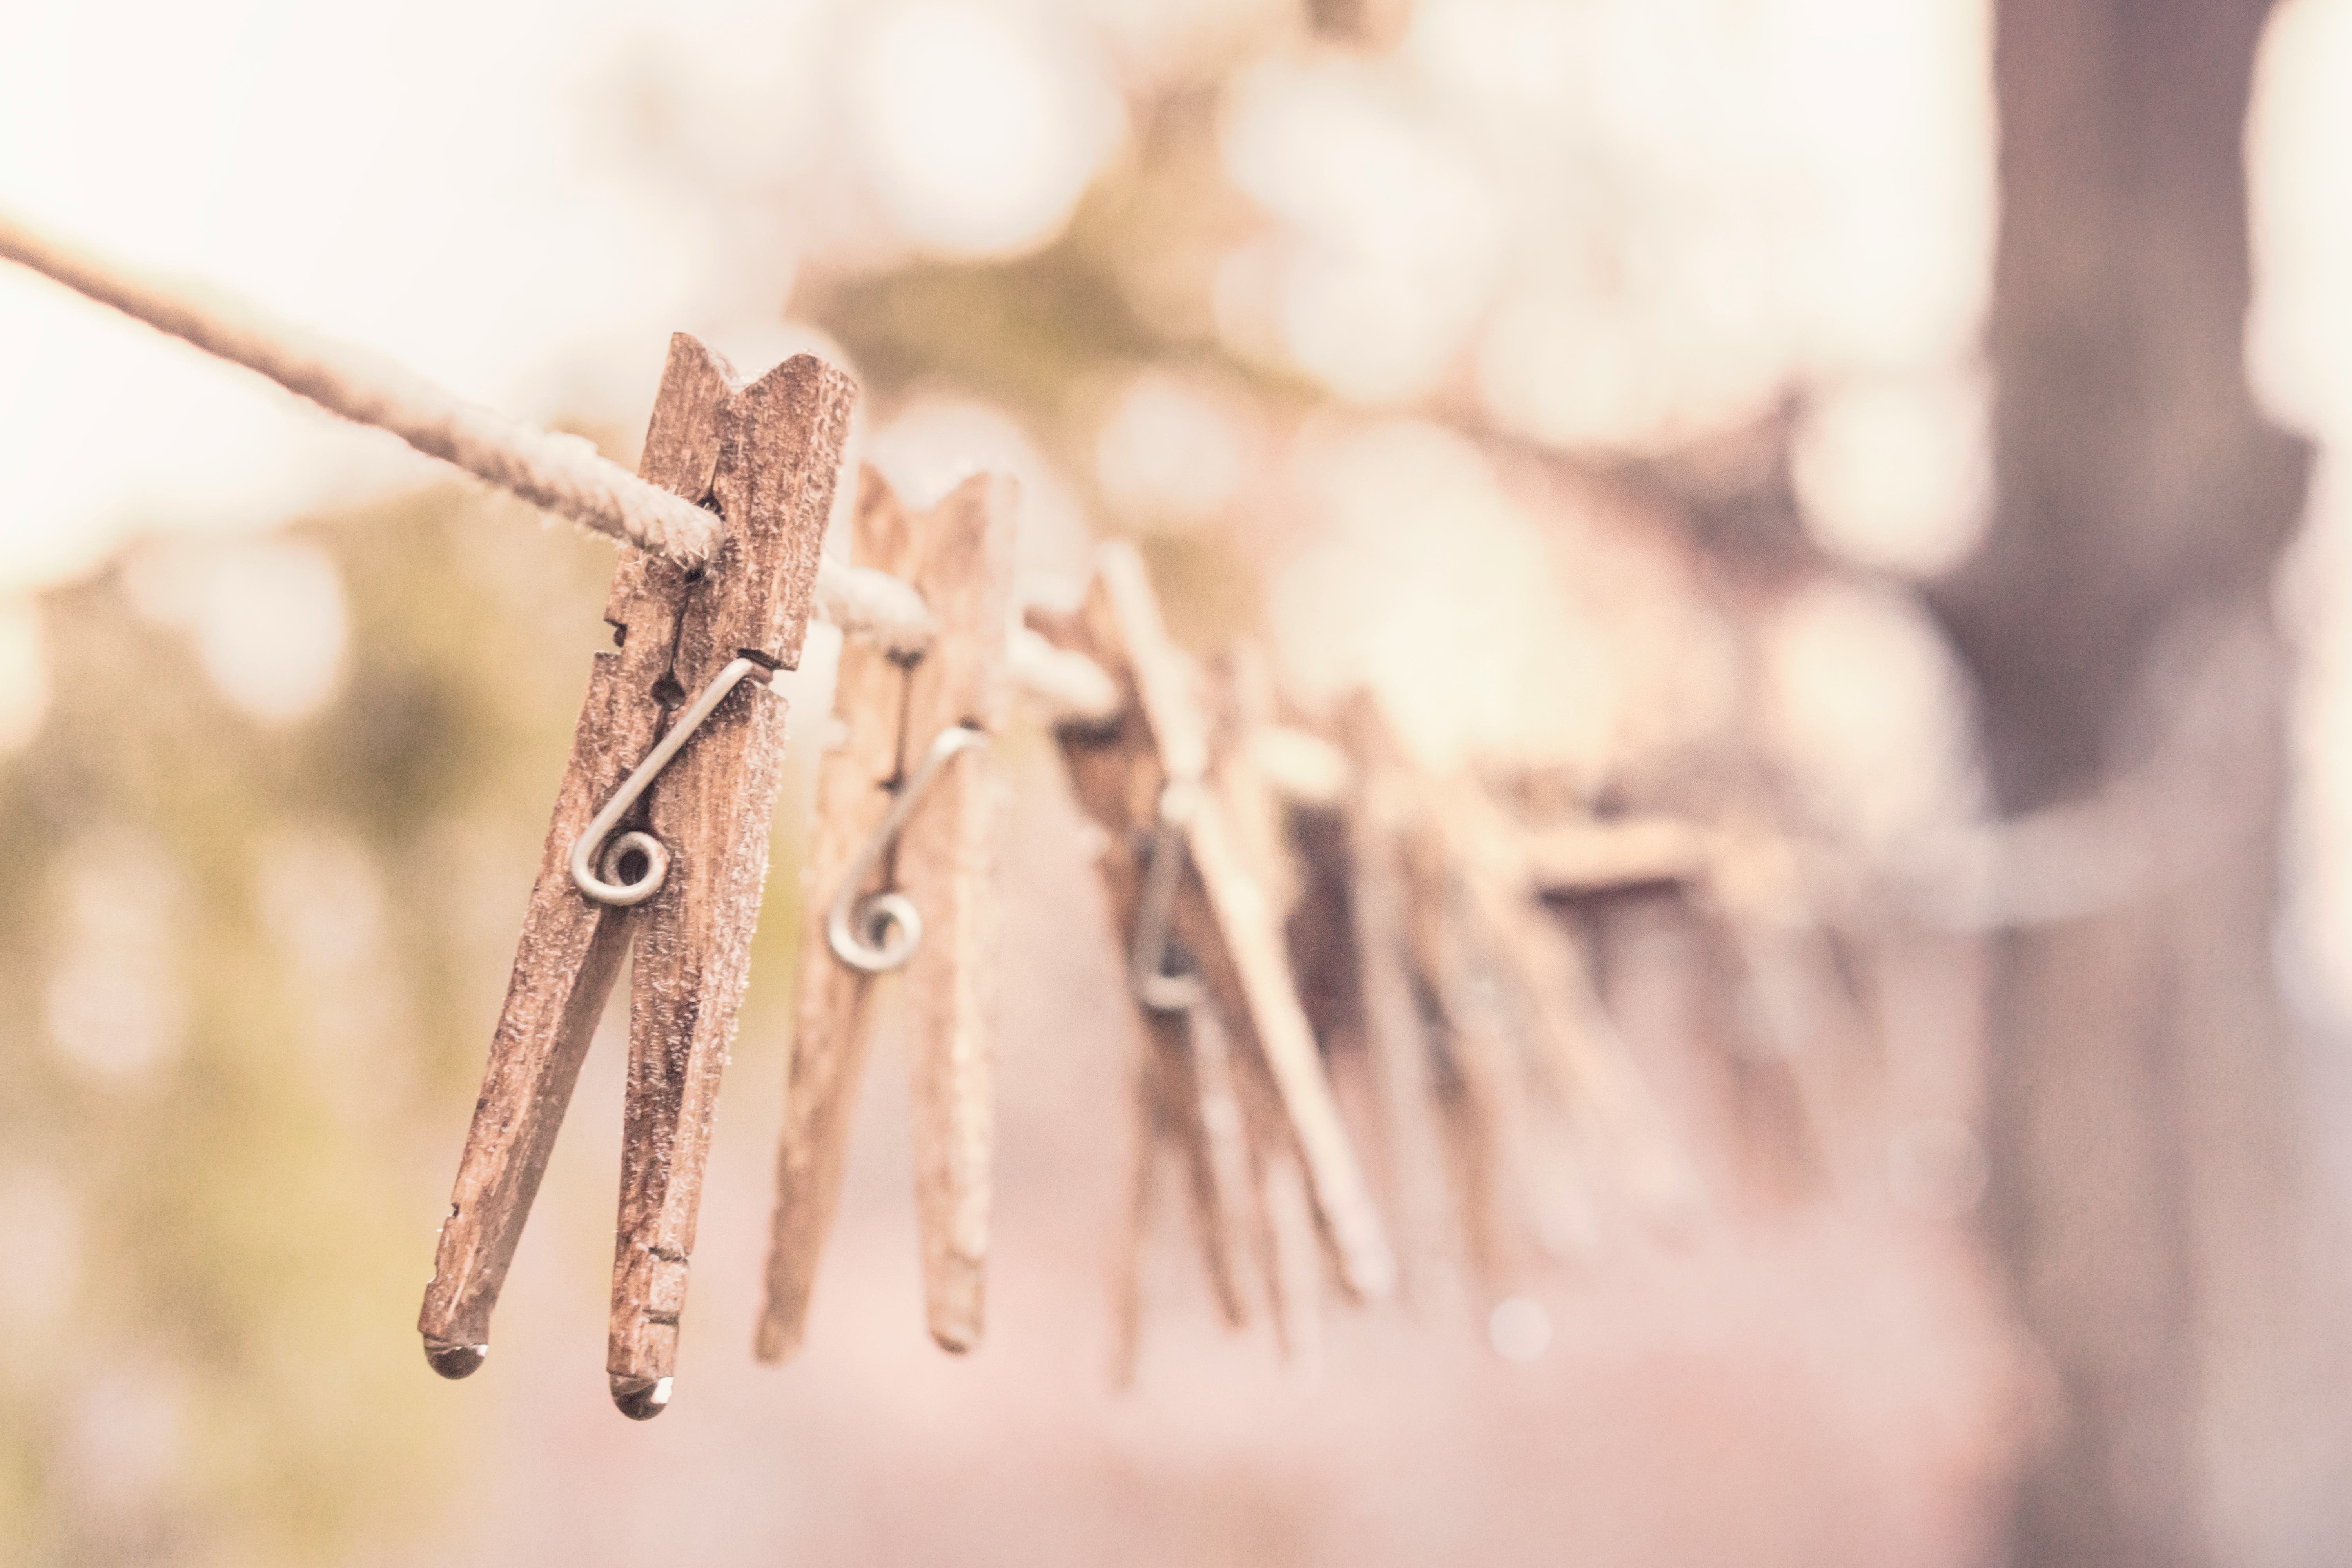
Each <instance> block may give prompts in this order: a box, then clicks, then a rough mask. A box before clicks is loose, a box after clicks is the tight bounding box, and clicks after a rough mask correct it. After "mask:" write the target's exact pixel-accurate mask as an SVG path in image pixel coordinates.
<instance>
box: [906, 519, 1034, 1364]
mask: <svg viewBox="0 0 2352 1568" xmlns="http://www.w3.org/2000/svg"><path fill="white" fill-rule="evenodd" d="M1019 499H1020V496H1019V490H1018V489H1017V487H1015V485H1014V484H1013V481H1012V480H1011V479H1005V478H1003V477H1001V476H992V475H985V474H981V475H974V476H973V477H972V478H971V479H967V480H966V481H964V483H963V484H961V485H960V486H959V487H957V489H955V490H954V491H953V492H951V493H950V495H949V496H948V497H947V498H946V499H945V500H942V501H940V504H939V505H938V507H937V508H935V509H934V510H932V512H931V513H930V514H929V519H928V520H927V522H926V526H925V527H924V529H923V534H924V539H923V561H922V565H921V567H920V569H919V571H918V572H917V574H916V575H915V578H914V584H915V586H916V587H917V588H918V589H919V590H920V591H921V593H922V595H923V598H924V600H925V602H926V603H928V604H929V605H930V606H931V613H932V615H933V616H936V617H937V619H938V622H939V625H940V637H939V640H938V641H937V642H936V643H935V644H934V645H933V647H932V649H931V651H930V652H929V654H927V655H926V656H925V657H924V658H923V660H922V662H921V663H919V664H918V665H917V666H916V667H915V668H914V670H913V672H912V674H911V675H910V676H909V677H908V689H907V724H908V734H909V737H910V741H922V740H928V739H929V737H934V736H937V735H939V734H940V733H942V732H944V731H948V730H950V729H951V728H954V727H955V726H958V725H961V726H964V727H967V728H970V729H974V730H978V731H980V732H981V733H982V734H983V735H988V736H992V737H993V736H997V735H1000V734H1002V733H1003V728H1004V716H1005V710H1006V708H1007V705H1008V702H1009V699H1010V695H1011V694H1010V690H1009V688H1008V686H1007V684H1006V679H1005V665H1004V661H1005V646H1006V639H1007V637H1009V636H1010V635H1011V631H1012V626H1013V545H1014V543H1015V530H1016V528H1017V525H1018V520H1019V511H1018V503H1019ZM1005 807H1006V798H1005V791H1004V784H1003V766H1002V764H1001V763H999V761H998V759H997V757H996V756H995V754H994V752H993V749H984V750H981V751H976V752H972V753H971V755H969V756H967V757H965V758H964V760H963V761H962V762H961V763H958V764H957V765H956V766H955V768H954V769H953V770H951V771H950V772H949V773H946V774H944V775H942V776H941V777H940V782H939V783H938V784H934V785H933V786H932V789H931V797H930V799H929V801H928V802H927V803H926V804H925V805H924V806H923V809H922V810H921V811H919V812H918V813H917V814H916V815H915V816H912V817H909V818H908V822H907V826H906V830H905V832H904V833H903V834H902V835H901V837H900V840H899V852H898V883H899V886H900V888H901V889H903V890H904V891H905V893H906V895H907V896H908V898H909V899H912V900H914V902H915V907H916V908H917V909H919V910H921V911H922V913H923V921H924V936H923V945H922V946H921V947H919V948H918V949H917V950H916V952H915V955H914V957H913V958H911V959H910V960H908V964H907V978H906V998H907V1025H908V1037H909V1038H910V1039H911V1040H912V1042H913V1053H912V1061H911V1063H910V1066H911V1068H912V1070H913V1074H914V1092H913V1099H912V1110H913V1116H914V1128H913V1131H914V1152H915V1218H916V1224H917V1226H918V1227H919V1230H920V1232H921V1235H922V1248H923V1291H924V1299H925V1301H926V1304H927V1311H928V1317H929V1324H930V1331H931V1338H932V1339H933V1340H935V1341H937V1342H939V1344H940V1348H941V1349H943V1350H948V1351H954V1352H963V1351H968V1350H970V1349H971V1348H972V1347H973V1346H974V1345H976V1344H978V1343H979V1342H980V1337H981V1331H982V1324H983V1320H984V1316H985V1301H986V1288H987V1269H988V1226H989V1198H990V1173H991V1169H992V1164H993V1162H994V1158H995V1148H996V1138H995V1047H994V1040H993V1027H994V1022H995V1016H996V977H997V972H998V962H997V961H998V948H999V946H1000V938H1001V933H1002V931H1003V920H1002V911H1001V910H1000V907H999V902H998V900H999V890H998V886H997V879H998V862H999V861H1000V859H1001V858H1002V857H1003V839H1004V830H1005V826H1006V823H1007V816H1006V810H1005Z"/></svg>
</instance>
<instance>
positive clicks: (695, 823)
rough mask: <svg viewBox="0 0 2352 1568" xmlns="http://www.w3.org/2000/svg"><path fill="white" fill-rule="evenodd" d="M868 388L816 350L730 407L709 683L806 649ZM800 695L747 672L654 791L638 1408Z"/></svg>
mask: <svg viewBox="0 0 2352 1568" xmlns="http://www.w3.org/2000/svg"><path fill="white" fill-rule="evenodd" d="M855 399H856V388H855V386H854V384H852V383H851V382H850V381H849V379H848V378H847V377H846V376H845V375H843V374H841V373H840V372H838V371H836V370H834V369H832V368H831V367H830V366H827V365H824V364H823V363H820V362H818V361H817V360H815V359H813V358H811V357H809V356H808V355H805V354H803V355H799V356H796V357H794V358H793V359H791V360H788V361H786V362H785V363H782V364H781V365H779V366H777V367H776V368H775V369H774V370H772V371H770V372H769V373H768V374H765V375H763V376H761V378H760V379H759V380H757V381H755V382H753V383H751V384H750V385H748V386H745V387H742V388H740V390H736V391H734V392H732V393H731V395H730V396H729V397H728V399H727V401H726V402H725V403H724V404H723V405H721V407H720V410H719V428H720V441H719V460H718V465H717V468H716V472H715V474H714V476H713V479H712V489H711V494H712V496H713V498H714V499H715V500H717V502H718V505H719V515H720V516H721V517H722V518H724V519H725V521H726V524H727V529H726V533H725V535H724V540H723V543H722V545H721V548H720V551H719V556H718V558H717V559H716V561H715V562H714V563H713V564H712V568H711V570H710V573H709V579H708V580H707V581H706V582H705V583H704V584H701V585H700V591H699V592H698V593H697V594H696V595H694V597H693V599H692V600H691V601H690V604H689V606H688V613H687V615H686V616H685V618H684V620H683V622H682V623H681V625H680V627H679V632H678V638H677V651H676V654H675V656H674V660H673V669H674V674H675V677H676V679H677V681H678V682H679V683H680V686H681V687H682V688H683V689H685V690H687V691H699V690H701V689H703V688H704V687H705V686H706V685H707V684H708V683H709V681H710V680H711V679H714V678H715V677H716V676H717V675H718V673H719V671H720V670H721V669H722V668H725V667H726V666H727V665H728V664H729V663H730V661H731V660H734V659H736V658H751V659H753V660H756V661H757V662H758V663H760V664H761V665H765V666H766V667H768V668H771V669H775V668H794V667H796V666H797V665H798V664H799V662H800V655H801V645H802V641H803V637H804V636H805V634H806V632H807V629H808V619H809V614H810V608H811V595H812V591H813V590H814V586H815V582H816V572H817V563H818V555H819V552H820V551H821V550H822V549H823V547H824V529H825V518H826V513H827V512H828V511H829V510H831V507H832V502H833V489H834V479H835V473H836V471H837V470H838V468H839V466H840V461H841V447H842V442H843V439H844V437H845V435H846V432H847V426H848V422H849V411H850V406H851V405H852V403H853V402H854V401H855ZM784 717H785V715H784V705H783V703H782V700H781V699H779V698H778V697H776V696H775V695H774V694H773V693H772V691H770V690H769V689H766V688H765V687H764V686H756V687H754V689H750V690H742V689H739V690H737V691H735V692H733V693H732V694H731V695H730V696H729V697H728V699H727V700H725V701H724V702H723V703H722V704H721V705H720V706H719V709H718V710H716V711H714V712H713V713H712V714H711V715H710V717H709V719H708V720H706V721H704V724H703V726H702V730H701V731H700V732H699V733H698V735H697V736H696V738H695V740H694V742H693V743H692V744H691V745H690V746H689V747H688V749H687V750H686V751H685V752H682V753H680V754H679V756H678V757H677V761H675V762H674V763H671V764H670V771H669V773H667V774H666V775H664V776H663V777H662V778H661V779H660V780H659V781H658V784H657V787H656V789H655V791H654V793H653V805H652V810H651V813H650V824H651V829H652V831H653V833H654V835H655V837H657V838H658V839H660V840H661V841H662V842H663V843H664V844H665V845H667V846H668V847H669V851H670V856H671V867H670V872H669V876H668V878H667V880H666V881H664V883H663V884H662V886H661V889H660V890H659V891H658V892H656V894H655V895H654V896H653V898H652V899H651V900H650V901H649V902H648V903H647V904H646V907H645V914H644V916H643V926H644V929H643V931H642V932H641V935H640V938H639V941H638V946H637V955H636V961H635V972H634V975H633V984H632V996H631V1006H630V1014H629V1096H628V1109H627V1114H626V1119H625V1123H624V1132H623V1145H622V1173H621V1201H620V1226H619V1235H618V1236H617V1237H616V1238H615V1243H614V1261H613V1311H612V1324H611V1333H610V1338H609V1341H608V1344H607V1348H606V1355H605V1371H606V1372H607V1373H608V1374H609V1376H610V1378H611V1383H612V1390H613V1398H614V1403H616V1404H618V1405H620V1407H621V1408H622V1410H623V1411H624V1412H625V1413H626V1414H628V1415H633V1416H636V1417H638V1418H640V1419H642V1418H644V1417H646V1416H650V1415H655V1414H657V1413H658V1412H659V1411H660V1410H661V1408H662V1407H663V1406H664V1405H666V1404H667V1401H668V1398H669V1390H670V1379H671V1375H672V1373H673V1371H674V1370H675V1367H676V1364H677V1323H678V1314H679V1312H680V1310H682V1309H683V1307H684V1304H685V1297H686V1281H687V1268H688V1258H689V1257H690V1256H691V1254H692V1252H693V1250H694V1231H695V1215H696V1211H697V1208H698V1205H699V1203H700V1199H701V1195H702V1171H703V1162H704V1157H705V1155H706V1154H707V1152H708V1151H709V1133H710V1116H711V1111H712V1110H713V1107H714V1103H715V1100H716V1097H717V1094H718V1090H719V1071H720V1069H721V1068H722V1067H723V1066H724V1065H725V1063H726V1059H727V1050H728V1047H730V1045H731V1044H732V1043H733V1040H734V1035H735V1018H736V1010H737V1007H738V1006H739V1005H740V1002H741V1000H742V995H743V986H744V983H745V981H746V980H747V979H748V978H749V973H750V963H751V933H752V929H753V927H754V926H755V925H756V924H757V923H758V920H759V913H760V901H761V892H762V890H763V889H764V886H765V883H766V880H767V871H768V835H769V827H770V824H771V823H772V820H773V817H774V814H775V805H776V793H777V790H778V787H779V786H780V784H782V762H783V743H784Z"/></svg>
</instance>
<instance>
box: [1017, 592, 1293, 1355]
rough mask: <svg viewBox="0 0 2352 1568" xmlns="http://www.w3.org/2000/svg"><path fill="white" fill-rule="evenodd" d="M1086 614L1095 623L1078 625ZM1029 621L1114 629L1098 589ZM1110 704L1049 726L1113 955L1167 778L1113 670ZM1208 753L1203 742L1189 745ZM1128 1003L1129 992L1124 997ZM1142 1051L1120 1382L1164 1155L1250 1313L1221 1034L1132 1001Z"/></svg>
mask: <svg viewBox="0 0 2352 1568" xmlns="http://www.w3.org/2000/svg"><path fill="white" fill-rule="evenodd" d="M1089 614H1091V616H1093V617H1094V619H1095V620H1096V621H1097V623H1098V624H1096V625H1093V626H1089V625H1087V624H1086V622H1085V621H1084V619H1083V618H1081V617H1084V616H1087V615H1089ZM1028 617H1029V622H1030V625H1031V626H1032V628H1033V629H1034V630H1036V631H1038V632H1039V633H1040V634H1041V635H1043V636H1045V638H1046V639H1047V641H1048V642H1049V643H1050V644H1052V645H1053V646H1055V647H1060V648H1065V649H1070V648H1075V649H1078V650H1081V651H1083V650H1085V649H1087V648H1091V647H1095V646H1097V644H1098V643H1100V642H1102V641H1103V640H1104V639H1106V638H1111V637H1115V636H1116V627H1115V626H1114V625H1113V624H1111V623H1110V622H1109V621H1108V611H1107V608H1106V606H1105V605H1103V603H1102V601H1101V598H1100V596H1099V595H1096V596H1094V597H1093V598H1092V599H1091V600H1090V601H1089V605H1088V606H1087V610H1086V611H1082V612H1081V617H1063V616H1054V615H1051V614H1048V613H1046V612H1044V611H1041V610H1037V609H1034V608H1033V609H1032V610H1030V611H1029V612H1028ZM1115 679H1116V683H1117V686H1118V702H1117V703H1116V704H1114V705H1113V706H1112V709H1111V710H1110V712H1109V713H1108V715H1090V716H1078V717H1076V718H1071V719H1067V720H1066V721H1064V722H1062V723H1061V724H1060V725H1058V726H1057V730H1056V734H1057V737H1058V739H1059V742H1060V747H1061V752H1062V757H1063V761H1064V763H1065V764H1066V767H1067V769H1068V773H1069V778H1070V785H1071V791H1072V793H1073V794H1074V795H1076V797H1077V801H1078V804H1079V806H1080V808H1081V809H1083V810H1084V811H1085V812H1086V813H1087V815H1088V816H1090V817H1092V818H1093V819H1094V820H1095V821H1096V822H1097V823H1098V824H1099V825H1100V826H1103V827H1104V828H1105V829H1106V830H1107V831H1106V832H1105V834H1104V837H1103V846H1102V850H1101V853H1100V855H1099V856H1098V858H1097V867H1096V868H1097V871H1098V872H1099V874H1100V875H1101V877H1102V879H1103V890H1104V894H1105V897H1106V900H1107V902H1108V905H1109V908H1110V916H1111V926H1112V930H1113V931H1115V932H1116V933H1117V934H1118V940H1119V942H1120V950H1119V951H1120V953H1121V956H1122V958H1124V957H1125V955H1126V954H1127V953H1129V952H1131V951H1132V944H1133V942H1134V937H1135V928H1136V924H1137V921H1138V919H1139V910H1140V909H1141V905H1142V900H1143V882H1144V867H1145V863H1146V861H1147V859H1148V858H1149V857H1150V850H1151V846H1152V841H1153V839H1154V837H1155V836H1156V835H1157V833H1158V831H1159V822H1160V791H1161V789H1162V788H1163V787H1164V785H1165V784H1166V781H1167V776H1168V775H1167V771H1166V769H1165V767H1164V766H1163V765H1162V763H1161V752H1160V746H1159V744H1158V742H1157V740H1156V738H1155V736H1154V734H1153V731H1152V729H1151V725H1150V721H1148V720H1147V719H1146V718H1145V716H1144V711H1143V707H1142V704H1141V703H1140V702H1139V701H1138V700H1136V695H1135V688H1134V684H1133V682H1132V680H1131V679H1129V678H1128V676H1127V675H1126V674H1125V673H1124V672H1121V673H1120V674H1118V676H1117V677H1116V678H1115ZM1194 754H1195V755H1197V756H1202V757H1205V755H1206V749H1205V744H1203V746H1202V749H1201V750H1200V751H1199V752H1195V753H1194ZM1130 999H1131V998H1130ZM1136 1020H1137V1024H1138V1026H1139V1030H1140V1032H1141V1036H1142V1045H1143V1051H1142V1055H1141V1057H1140V1058H1139V1061H1138V1063H1137V1067H1136V1073H1135V1079H1134V1084H1135V1097H1136V1100H1135V1103H1136V1112H1137V1115H1136V1124H1137V1148H1136V1155H1135V1158H1136V1167H1135V1176H1134V1181H1135V1186H1134V1191H1133V1204H1132V1206H1131V1211H1130V1216H1129V1222H1130V1226H1131V1228H1130V1233H1129V1237H1128V1241H1127V1251H1126V1254H1125V1263H1126V1267H1125V1268H1124V1270H1123V1272H1122V1275H1121V1278H1120V1284H1119V1287H1118V1289H1119V1292H1120V1294H1119V1298H1118V1300H1119V1302H1120V1310H1119V1333H1120V1343H1119V1349H1118V1357H1117V1359H1116V1361H1115V1363H1114V1372H1115V1375H1116V1376H1117V1377H1118V1379H1119V1380H1120V1381H1121V1382H1122V1384H1123V1383H1124V1382H1125V1381H1127V1380H1129V1379H1131V1378H1132V1376H1133V1375H1134V1363H1135V1357H1136V1352H1137V1348H1138V1347H1137V1343H1136V1339H1137V1336H1138V1334H1139V1326H1140V1319H1141V1314H1142V1302H1141V1299H1140V1295H1139V1280H1138V1279H1137V1273H1136V1271H1137V1269H1139V1267H1140V1264H1141V1258H1142V1247H1143V1234H1144V1227H1145V1226H1147V1225H1148V1222H1149V1218H1150V1209H1151V1206H1152V1202H1153V1197H1154V1194H1156V1193H1157V1191H1158V1181H1159V1173H1158V1164H1159V1161H1160V1158H1161V1157H1162V1154H1163V1153H1170V1154H1172V1155H1173V1157H1174V1158H1176V1159H1177V1160H1178V1161H1179V1162H1180V1163H1181V1165H1182V1167H1183V1173H1184V1178H1185V1181H1184V1185H1185V1190H1186V1192H1187V1194H1189V1196H1190V1199H1191V1205H1192V1222H1193V1228H1194V1232H1195V1235H1196V1237H1197V1238H1198V1240H1199V1243H1200V1246H1201V1250H1202V1268H1203V1269H1204V1271H1205V1272H1206V1274H1207V1277H1208V1280H1209V1287H1210V1290H1211V1292H1212V1294H1213V1297H1214V1299H1215V1300H1216V1303H1217V1309H1218V1311H1219V1313H1220V1314H1221V1315H1222V1316H1223V1319H1224V1321H1225V1322H1226V1323H1227V1324H1228V1325H1229V1326H1231V1327H1234V1328H1239V1327H1241V1326H1243V1325H1244V1323H1246V1322H1247V1321H1249V1317H1250V1307H1249V1301H1248V1298H1247V1295H1246V1293H1245V1291H1244V1285H1243V1272H1242V1268H1241V1266H1240V1247H1241V1242H1242V1239H1243V1236H1244V1231H1245V1230H1246V1228H1247V1221H1246V1210H1247V1207H1248V1194H1247V1193H1246V1190H1245V1189H1246V1187H1247V1182H1248V1176H1247V1167H1248V1158H1249V1156H1248V1151H1247V1147H1246V1143H1245V1137H1244V1131H1243V1128H1242V1121H1241V1112H1240V1110H1239V1109H1238V1107H1237V1105H1236V1103H1235V1100H1234V1092H1233V1088H1232V1082H1231V1078H1232V1075H1231V1070H1230V1065H1229V1063H1228V1061H1227V1060H1226V1058H1225V1057H1224V1055H1223V1052H1222V1049H1221V1048H1220V1047H1221V1045H1222V1037H1213V1036H1211V1035H1208V1034H1205V1033H1204V1032H1202V1031H1201V1030H1198V1029H1196V1028H1195V1027H1194V1026H1193V1022H1192V1018H1191V1017H1190V1016H1189V1015H1188V1014H1185V1013H1161V1012H1155V1011H1153V1010H1152V1009H1150V1008H1148V1007H1144V1006H1141V1005H1138V1006H1137V1007H1136Z"/></svg>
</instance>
